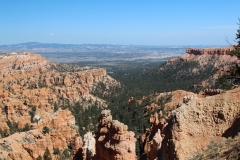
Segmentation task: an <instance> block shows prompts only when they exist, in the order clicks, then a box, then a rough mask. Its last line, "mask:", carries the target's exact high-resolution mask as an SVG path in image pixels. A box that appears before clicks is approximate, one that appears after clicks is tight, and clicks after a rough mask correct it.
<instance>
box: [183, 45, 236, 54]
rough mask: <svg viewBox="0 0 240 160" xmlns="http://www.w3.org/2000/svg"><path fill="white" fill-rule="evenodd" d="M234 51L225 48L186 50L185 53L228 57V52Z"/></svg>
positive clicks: (230, 48) (232, 48) (231, 48)
mask: <svg viewBox="0 0 240 160" xmlns="http://www.w3.org/2000/svg"><path fill="white" fill-rule="evenodd" d="M232 50H234V47H233V46H231V47H226V48H201V49H198V48H187V50H186V53H188V54H194V55H203V54H206V55H230V52H231V51H232Z"/></svg>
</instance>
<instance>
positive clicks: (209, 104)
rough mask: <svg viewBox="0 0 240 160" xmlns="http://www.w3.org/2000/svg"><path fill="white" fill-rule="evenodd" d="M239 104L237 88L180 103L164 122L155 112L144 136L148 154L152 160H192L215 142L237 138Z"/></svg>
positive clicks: (239, 91)
mask: <svg viewBox="0 0 240 160" xmlns="http://www.w3.org/2000/svg"><path fill="white" fill-rule="evenodd" d="M239 104H240V88H236V89H233V90H230V91H225V92H222V93H219V94H217V95H212V96H207V97H205V98H198V99H192V100H190V101H189V102H188V103H181V105H180V106H179V107H178V108H176V109H175V110H173V111H172V113H171V115H169V116H168V117H166V118H164V119H159V118H158V114H157V113H156V114H155V115H153V116H151V118H150V122H151V128H150V130H147V132H146V135H145V137H146V142H145V153H148V154H149V158H150V160H154V159H156V158H158V159H166V160H168V159H169V160H170V159H190V158H191V157H194V156H196V155H197V154H198V153H199V152H201V151H204V150H207V146H208V145H210V144H211V143H212V141H219V140H224V139H226V138H229V137H235V136H236V135H238V132H239V131H240V126H239V122H240V121H239V119H240V107H239V106H240V105H239ZM161 141H162V143H160V142H161Z"/></svg>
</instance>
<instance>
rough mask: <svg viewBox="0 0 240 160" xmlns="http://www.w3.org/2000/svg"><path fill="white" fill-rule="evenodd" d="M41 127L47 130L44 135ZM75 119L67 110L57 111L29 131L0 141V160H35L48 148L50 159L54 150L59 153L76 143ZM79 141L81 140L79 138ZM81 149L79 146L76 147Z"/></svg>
mask: <svg viewBox="0 0 240 160" xmlns="http://www.w3.org/2000/svg"><path fill="white" fill-rule="evenodd" d="M43 127H47V128H48V129H49V130H48V131H47V132H46V133H44V132H43ZM76 133H77V132H76V126H75V118H74V117H73V116H72V114H71V112H70V111H69V110H58V111H57V112H55V113H54V114H52V115H50V116H49V117H47V118H44V119H41V120H39V122H38V123H37V124H32V126H31V130H30V131H27V132H19V133H15V134H13V135H10V136H8V137H6V138H2V139H0V152H1V155H0V158H2V159H9V158H10V159H19V160H20V159H22V160H26V159H29V160H31V159H36V158H37V157H38V156H41V157H43V154H44V152H45V150H46V148H48V149H49V150H50V153H51V155H52V157H55V158H56V157H57V155H54V154H53V153H54V152H53V150H54V148H58V149H59V150H60V151H63V150H64V149H67V148H68V145H69V146H70V145H71V144H72V143H73V142H74V141H75V143H77V140H78V139H77V137H76V136H75V135H76ZM80 139H81V138H80ZM78 148H81V146H78Z"/></svg>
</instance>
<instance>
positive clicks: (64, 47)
mask: <svg viewBox="0 0 240 160" xmlns="http://www.w3.org/2000/svg"><path fill="white" fill-rule="evenodd" d="M188 47H196V48H205V47H206V48H209V47H223V46H210V45H209V46H203V45H198V46H190V45H182V46H174V45H172V46H145V45H110V44H58V43H38V42H27V43H20V44H12V45H0V53H9V52H24V51H25V52H36V53H44V52H111V53H153V52H155V53H159V52H163V51H164V50H165V51H166V50H168V51H169V50H171V49H173V50H176V49H180V50H182V49H183V50H185V49H186V48H188Z"/></svg>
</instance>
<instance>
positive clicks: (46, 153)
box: [43, 148, 52, 160]
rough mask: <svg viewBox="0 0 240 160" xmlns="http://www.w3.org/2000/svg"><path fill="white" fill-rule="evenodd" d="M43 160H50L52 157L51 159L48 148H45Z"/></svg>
mask: <svg viewBox="0 0 240 160" xmlns="http://www.w3.org/2000/svg"><path fill="white" fill-rule="evenodd" d="M43 159H44V160H52V157H51V154H50V151H49V149H48V148H46V151H45V152H44V154H43Z"/></svg>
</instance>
